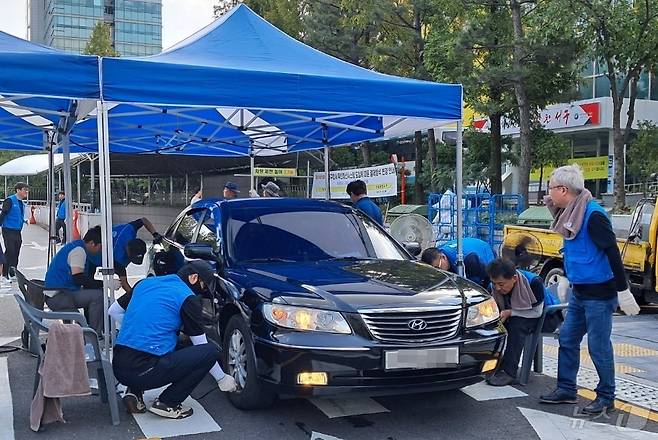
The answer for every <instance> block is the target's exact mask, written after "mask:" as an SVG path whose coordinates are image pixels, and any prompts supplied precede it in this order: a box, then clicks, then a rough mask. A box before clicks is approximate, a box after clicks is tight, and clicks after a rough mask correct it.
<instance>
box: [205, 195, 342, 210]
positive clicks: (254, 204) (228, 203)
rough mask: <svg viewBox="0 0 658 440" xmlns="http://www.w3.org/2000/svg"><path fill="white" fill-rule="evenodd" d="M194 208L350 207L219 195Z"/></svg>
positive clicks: (302, 208) (311, 200) (332, 202)
mask: <svg viewBox="0 0 658 440" xmlns="http://www.w3.org/2000/svg"><path fill="white" fill-rule="evenodd" d="M192 207H194V208H208V209H213V208H218V207H223V208H224V209H228V210H229V211H232V210H240V209H244V208H255V209H265V210H274V211H286V210H290V211H306V210H308V211H324V212H339V213H347V212H351V211H352V209H351V208H350V207H349V206H347V205H344V204H342V203H340V202H338V201H331V200H329V201H327V200H319V199H301V198H299V199H298V198H289V197H254V198H244V199H231V200H225V199H223V198H221V197H211V198H207V199H202V200H199V201H198V202H196V203H194V205H192Z"/></svg>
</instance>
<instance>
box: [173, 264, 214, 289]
mask: <svg viewBox="0 0 658 440" xmlns="http://www.w3.org/2000/svg"><path fill="white" fill-rule="evenodd" d="M192 274H197V275H199V279H200V280H201V281H203V283H204V284H205V285H206V286H208V287H210V286H212V285H213V284H214V282H215V269H213V267H212V266H211V265H210V264H209V263H208V262H207V261H203V260H194V261H190V262H189V263H187V264H185V265H184V266H183V267H181V268H180V269H179V270H178V276H179V277H181V278H184V277H187V276H190V275H192Z"/></svg>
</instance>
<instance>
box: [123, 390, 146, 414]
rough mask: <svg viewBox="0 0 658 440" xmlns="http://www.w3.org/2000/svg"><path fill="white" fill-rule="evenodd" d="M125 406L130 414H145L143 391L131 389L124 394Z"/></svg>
mask: <svg viewBox="0 0 658 440" xmlns="http://www.w3.org/2000/svg"><path fill="white" fill-rule="evenodd" d="M122 400H123V404H124V406H125V407H126V410H128V412H129V413H130V414H143V413H145V412H146V404H145V403H144V395H143V393H142V392H141V391H132V390H131V389H130V388H127V389H126V392H125V393H123V399H122Z"/></svg>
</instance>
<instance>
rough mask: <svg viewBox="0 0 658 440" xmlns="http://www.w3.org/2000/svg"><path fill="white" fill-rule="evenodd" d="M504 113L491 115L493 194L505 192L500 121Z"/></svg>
mask: <svg viewBox="0 0 658 440" xmlns="http://www.w3.org/2000/svg"><path fill="white" fill-rule="evenodd" d="M502 117H503V116H502V114H500V113H494V114H492V115H489V121H490V127H489V133H490V134H491V139H490V140H491V147H490V150H489V152H490V159H489V186H490V187H491V194H502V193H503V170H502V163H501V162H502V135H501V126H500V121H501V119H502Z"/></svg>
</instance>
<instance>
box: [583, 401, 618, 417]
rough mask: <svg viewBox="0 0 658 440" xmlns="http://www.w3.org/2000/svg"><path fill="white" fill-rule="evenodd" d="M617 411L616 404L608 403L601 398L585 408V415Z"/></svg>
mask: <svg viewBox="0 0 658 440" xmlns="http://www.w3.org/2000/svg"><path fill="white" fill-rule="evenodd" d="M614 410H615V404H614V402H608V401H607V400H603V399H601V398H599V397H597V398H596V399H594V401H593V402H592V403H590V404H589V405H587V406H586V407H585V408H583V414H594V415H598V414H602V413H608V412H612V411H614Z"/></svg>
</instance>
